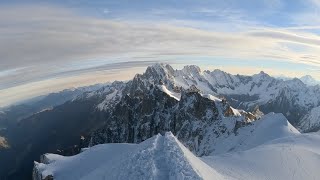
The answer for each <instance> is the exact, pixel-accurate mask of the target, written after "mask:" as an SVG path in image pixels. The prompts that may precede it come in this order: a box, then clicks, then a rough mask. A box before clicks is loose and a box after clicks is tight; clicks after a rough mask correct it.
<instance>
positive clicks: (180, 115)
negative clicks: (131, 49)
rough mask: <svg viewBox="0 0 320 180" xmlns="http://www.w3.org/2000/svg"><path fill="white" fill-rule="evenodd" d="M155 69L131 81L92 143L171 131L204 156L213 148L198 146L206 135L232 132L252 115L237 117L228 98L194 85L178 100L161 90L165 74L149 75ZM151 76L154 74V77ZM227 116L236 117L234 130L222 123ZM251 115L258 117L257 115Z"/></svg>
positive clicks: (138, 139) (132, 139)
mask: <svg viewBox="0 0 320 180" xmlns="http://www.w3.org/2000/svg"><path fill="white" fill-rule="evenodd" d="M148 69H149V68H148ZM152 72H153V71H152V70H150V69H149V70H147V72H146V73H145V74H143V75H137V76H135V78H134V79H133V80H132V81H131V82H128V84H127V86H126V88H124V91H123V97H122V99H121V101H120V102H119V103H118V104H117V105H116V106H115V107H114V110H113V111H112V112H111V116H110V117H109V118H107V119H106V123H105V125H104V126H102V127H100V128H99V129H98V130H97V131H95V132H94V133H93V134H92V137H91V142H90V145H91V146H92V145H96V144H101V143H123V142H127V143H139V142H141V141H144V140H145V139H148V138H150V137H152V136H154V135H156V134H158V133H164V132H166V131H171V132H172V133H173V134H175V136H176V137H177V138H178V139H179V140H180V141H181V142H183V143H184V144H185V145H186V146H187V147H188V148H189V149H190V150H192V151H193V152H195V153H196V154H198V155H204V154H209V153H210V152H211V151H210V150H203V149H201V150H200V149H199V148H198V147H199V146H201V145H204V144H205V141H204V140H203V137H204V136H205V135H206V134H208V133H211V131H212V132H214V133H215V137H218V136H219V135H220V134H224V133H232V132H233V131H234V128H235V125H236V121H237V120H239V121H244V120H245V118H249V116H241V117H236V116H235V114H234V112H233V110H232V109H231V107H230V105H229V104H228V103H227V102H226V101H222V102H216V101H214V100H211V99H208V98H206V97H203V96H201V95H200V93H199V90H198V89H197V88H196V87H195V86H191V87H190V88H189V89H186V90H184V89H180V93H181V98H180V101H178V100H176V99H175V98H173V97H170V96H169V95H168V94H166V93H165V92H163V91H162V90H161V87H160V86H161V85H162V84H165V83H166V81H162V80H161V79H158V78H163V77H164V76H155V77H156V78H154V77H153V76H150V73H152ZM160 72H161V71H160ZM150 77H153V78H152V80H150ZM146 78H147V79H146ZM174 89H177V88H174ZM245 114H246V113H245V112H244V115H245ZM228 117H229V118H231V119H233V120H235V121H234V126H233V128H232V129H227V127H225V126H224V125H223V123H222V121H223V120H222V119H224V118H228ZM250 118H252V119H255V116H254V115H252V116H251V117H250ZM230 121H232V120H230ZM245 124H246V123H244V124H243V125H245ZM209 131H210V132H209ZM204 149H205V148H204Z"/></svg>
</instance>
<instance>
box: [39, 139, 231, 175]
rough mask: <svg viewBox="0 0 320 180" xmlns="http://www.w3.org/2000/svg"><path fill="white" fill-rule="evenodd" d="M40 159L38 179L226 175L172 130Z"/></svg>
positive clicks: (49, 155)
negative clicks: (180, 140) (191, 150)
mask: <svg viewBox="0 0 320 180" xmlns="http://www.w3.org/2000/svg"><path fill="white" fill-rule="evenodd" d="M45 159H46V163H49V164H43V163H36V165H35V172H34V174H35V176H37V177H34V179H41V178H45V177H46V176H48V175H52V176H53V177H54V179H55V180H59V179H68V180H72V179H77V180H78V179H81V180H85V179H95V180H99V179H119V180H122V179H123V180H125V179H128V178H129V179H133V180H138V179H139V180H143V179H146V180H147V179H148V180H149V179H155V180H167V179H172V180H175V179H190V180H197V179H225V178H224V177H223V176H222V175H220V174H219V173H217V172H216V171H215V170H213V169H212V168H210V167H209V166H208V165H207V164H205V163H204V162H203V161H201V160H200V159H199V158H197V157H195V156H194V155H193V154H192V153H191V152H190V151H189V150H188V149H187V148H185V147H184V146H183V145H182V144H181V143H180V142H179V141H178V140H177V139H176V138H175V137H174V136H173V135H172V134H171V133H166V134H165V135H164V136H161V135H157V136H154V137H152V138H150V139H148V140H146V141H144V142H142V143H140V144H103V145H97V146H94V147H92V148H90V149H88V150H86V151H84V152H82V153H80V154H78V155H76V156H72V157H63V156H58V155H54V154H46V155H45Z"/></svg>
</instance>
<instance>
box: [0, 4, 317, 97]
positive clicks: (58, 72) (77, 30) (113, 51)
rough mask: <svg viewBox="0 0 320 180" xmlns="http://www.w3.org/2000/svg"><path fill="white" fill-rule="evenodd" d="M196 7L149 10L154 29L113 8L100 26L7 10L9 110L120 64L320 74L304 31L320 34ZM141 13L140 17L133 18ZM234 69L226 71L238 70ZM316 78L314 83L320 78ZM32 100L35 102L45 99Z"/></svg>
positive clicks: (4, 91) (312, 41)
mask: <svg viewBox="0 0 320 180" xmlns="http://www.w3.org/2000/svg"><path fill="white" fill-rule="evenodd" d="M265 3H271V4H269V5H270V6H268V9H273V10H274V9H282V8H284V7H285V4H284V3H283V2H282V1H279V2H278V1H277V0H274V1H272V2H269V1H268V2H265ZM231 4H232V3H231ZM191 7H192V6H190V7H188V8H186V9H187V10H188V11H186V9H183V8H182V9H180V10H179V9H178V8H166V7H163V8H162V9H154V7H151V8H150V9H148V11H147V12H148V13H146V14H148V15H152V17H153V18H155V19H156V21H154V19H153V18H151V19H147V18H146V19H145V20H142V19H143V18H141V16H132V17H133V18H132V19H130V18H129V17H130V13H128V14H125V15H123V16H120V15H119V16H116V15H114V14H113V13H114V12H117V9H112V8H111V7H103V8H102V10H101V13H104V14H106V15H108V16H110V18H101V17H94V16H89V15H85V14H83V13H81V12H79V11H74V10H70V9H68V8H62V7H59V6H52V5H50V6H47V5H28V6H25V5H24V6H16V5H14V6H3V7H1V8H0V35H1V36H0V54H1V59H0V96H3V97H6V102H11V101H13V99H19V98H21V97H20V96H19V98H17V97H13V96H14V94H18V93H17V92H18V91H19V89H22V87H23V88H25V87H29V88H31V85H32V84H34V83H37V82H39V83H37V86H36V87H41V86H43V87H46V85H47V84H46V83H48V82H49V81H50V83H51V84H55V83H52V82H53V79H55V78H58V79H59V81H55V82H57V83H58V84H59V83H60V84H61V83H62V82H63V83H62V84H63V86H59V87H60V88H68V87H70V86H73V85H74V84H72V83H66V82H67V81H68V82H72V81H71V79H72V78H73V79H77V82H80V81H81V78H80V79H79V77H82V78H83V82H84V81H86V82H87V80H85V78H84V77H85V76H84V74H85V75H86V76H88V77H89V76H90V77H92V75H93V74H96V73H97V71H101V72H102V71H103V72H105V71H106V70H112V68H111V69H110V67H113V65H114V64H117V63H120V64H118V66H117V68H118V69H120V67H124V68H126V69H129V68H130V67H132V68H141V67H144V66H147V65H149V64H150V63H152V62H156V61H163V60H165V59H166V58H167V57H170V58H172V57H175V56H192V57H197V56H199V57H200V56H209V57H210V56H211V57H221V58H234V59H239V61H243V60H244V59H245V60H246V61H248V62H250V61H251V62H255V61H257V59H260V61H261V63H262V64H263V63H264V61H268V60H270V59H272V60H275V61H279V62H289V63H296V64H297V66H299V65H300V64H304V65H308V66H314V67H319V68H320V63H319V61H318V59H319V57H320V53H319V52H320V51H319V48H320V37H319V36H318V35H317V34H316V33H313V32H310V31H302V30H305V29H307V28H308V27H309V28H310V29H314V28H315V27H316V26H313V25H310V26H304V25H301V26H300V24H298V25H295V24H294V25H293V26H290V27H287V26H285V27H277V26H273V25H270V24H269V23H266V22H263V21H258V20H257V19H256V18H255V17H251V16H250V14H246V11H245V10H243V9H241V8H240V9H234V7H232V6H230V7H229V6H226V5H221V7H223V8H220V9H217V8H215V7H214V6H208V7H206V6H202V7H200V6H199V7H194V8H192V9H190V8H191ZM104 10H108V12H107V13H105V12H104ZM17 12H19V13H17ZM266 12H267V11H266ZM136 13H139V12H134V13H133V14H135V15H136ZM262 14H263V13H262ZM265 14H267V15H268V16H269V14H268V13H265ZM267 15H265V16H267ZM115 16H116V17H117V18H114V17H115ZM261 16H262V15H261ZM163 17H165V18H163ZM168 17H173V18H168ZM309 28H308V29H309ZM127 62H132V63H131V64H130V63H127ZM128 65H130V67H128ZM231 66H232V64H230V68H229V69H235V68H231ZM284 68H285V67H284ZM238 69H239V68H238ZM252 69H254V68H251V70H250V72H251V71H252ZM90 73H91V74H90ZM122 73H124V74H125V72H122ZM243 73H244V74H245V73H246V72H243ZM272 73H276V71H273V72H272ZM316 73H317V72H316V71H314V74H313V75H316V76H317V77H319V78H320V75H318V74H316ZM112 77H114V76H112ZM63 78H65V81H63V80H62V79H63ZM108 80H111V79H108ZM40 82H42V83H40ZM80 84H81V83H80ZM57 86H58V85H57ZM8 89H10V91H8ZM48 89H50V88H48ZM13 92H14V93H13ZM33 92H35V93H34V94H33V95H35V94H36V93H40V91H33ZM43 92H45V91H43V88H42V89H41V93H43ZM8 93H9V94H8ZM22 94H24V96H26V94H27V93H22ZM2 99H4V98H2ZM10 99H12V100H11V101H10Z"/></svg>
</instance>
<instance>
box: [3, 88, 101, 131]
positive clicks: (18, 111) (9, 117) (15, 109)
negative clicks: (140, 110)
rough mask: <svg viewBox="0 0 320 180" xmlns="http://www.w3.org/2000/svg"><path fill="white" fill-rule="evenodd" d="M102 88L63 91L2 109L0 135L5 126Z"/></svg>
mask: <svg viewBox="0 0 320 180" xmlns="http://www.w3.org/2000/svg"><path fill="white" fill-rule="evenodd" d="M102 86H104V85H103V84H97V85H92V86H87V87H80V88H73V89H65V90H63V91H60V92H56V93H50V94H48V95H43V96H39V97H35V98H32V99H28V100H25V101H23V102H20V103H18V104H15V105H12V106H9V107H5V108H2V109H1V110H0V134H1V129H3V128H7V126H10V125H15V124H16V123H17V122H19V121H20V120H22V119H24V118H27V117H28V116H31V115H33V114H35V113H39V112H41V111H45V110H49V109H52V108H53V107H55V106H58V105H61V104H63V103H65V102H67V101H70V100H72V99H74V98H76V97H77V96H79V95H81V94H83V93H84V92H87V91H95V90H97V89H99V88H101V87H102Z"/></svg>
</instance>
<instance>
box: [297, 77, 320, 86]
mask: <svg viewBox="0 0 320 180" xmlns="http://www.w3.org/2000/svg"><path fill="white" fill-rule="evenodd" d="M300 80H301V81H302V82H303V83H304V84H306V85H308V86H314V85H317V84H320V83H319V81H317V80H315V79H314V78H313V77H312V76H310V75H305V76H302V77H301V78H300Z"/></svg>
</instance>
